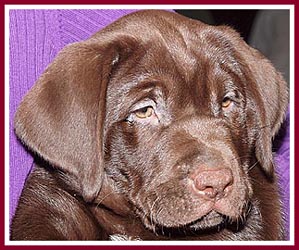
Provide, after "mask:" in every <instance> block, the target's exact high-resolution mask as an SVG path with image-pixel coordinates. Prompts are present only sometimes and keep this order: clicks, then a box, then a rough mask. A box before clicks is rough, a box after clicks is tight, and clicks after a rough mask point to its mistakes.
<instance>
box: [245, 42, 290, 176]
mask: <svg viewBox="0 0 299 250" xmlns="http://www.w3.org/2000/svg"><path fill="white" fill-rule="evenodd" d="M243 47H245V46H243ZM246 50H247V52H246V53H245V54H246V62H247V65H248V66H249V70H250V72H251V75H252V77H251V79H252V80H253V81H254V83H253V84H255V86H256V88H254V89H255V93H251V94H252V95H254V96H255V97H254V99H255V100H256V103H255V109H256V111H257V110H258V111H259V112H256V116H257V121H258V123H259V124H258V126H257V127H256V128H255V129H256V130H257V136H258V138H257V140H256V144H255V154H256V157H257V160H258V161H259V163H260V165H261V167H262V168H263V170H264V171H265V173H266V174H267V175H268V176H269V177H272V176H273V172H274V163H273V153H272V142H273V138H274V136H275V135H276V134H277V132H278V130H279V128H280V126H281V123H282V122H283V120H284V118H285V114H286V110H287V105H288V87H287V83H286V82H285V80H284V79H283V77H282V75H281V74H280V73H279V72H278V71H277V70H276V69H275V68H274V66H273V65H272V64H271V63H270V61H269V60H268V59H266V58H265V57H264V56H263V55H262V54H261V53H260V52H259V51H257V50H255V49H253V48H250V47H249V46H247V45H246Z"/></svg>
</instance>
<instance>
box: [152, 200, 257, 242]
mask: <svg viewBox="0 0 299 250" xmlns="http://www.w3.org/2000/svg"><path fill="white" fill-rule="evenodd" d="M251 208H252V206H251V202H248V203H247V204H246V206H245V207H244V210H243V212H242V214H241V215H240V216H239V217H238V218H231V217H229V216H227V215H224V214H221V213H220V212H218V211H216V210H214V209H213V210H210V211H209V212H208V213H207V214H205V215H203V216H201V217H200V218H198V219H195V220H194V221H192V222H189V223H186V224H184V225H182V224H181V225H178V226H171V227H168V226H166V225H161V224H155V225H154V224H152V226H153V228H152V230H153V231H154V232H155V233H156V234H157V235H164V236H168V237H174V236H175V237H177V238H180V237H185V236H188V235H189V236H195V235H206V234H210V233H217V232H220V231H221V230H223V229H227V230H230V231H233V232H238V231H240V230H242V228H243V227H244V226H245V225H246V221H247V219H248V218H249V217H250V214H251Z"/></svg>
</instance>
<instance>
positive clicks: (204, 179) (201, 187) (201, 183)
mask: <svg viewBox="0 0 299 250" xmlns="http://www.w3.org/2000/svg"><path fill="white" fill-rule="evenodd" d="M193 183H194V187H195V189H196V192H197V193H198V194H199V195H201V196H204V197H206V198H209V199H214V198H216V199H221V198H223V197H225V196H226V195H227V194H228V193H229V192H230V191H231V190H232V184H233V175H232V173H231V170H230V169H227V168H225V169H209V170H202V171H200V172H197V175H196V176H195V178H194V181H193Z"/></svg>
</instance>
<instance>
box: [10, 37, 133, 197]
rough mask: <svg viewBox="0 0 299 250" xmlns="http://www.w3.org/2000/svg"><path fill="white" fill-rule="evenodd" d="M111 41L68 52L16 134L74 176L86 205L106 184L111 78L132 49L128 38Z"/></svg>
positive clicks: (22, 114) (33, 93)
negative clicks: (105, 134)
mask: <svg viewBox="0 0 299 250" xmlns="http://www.w3.org/2000/svg"><path fill="white" fill-rule="evenodd" d="M110 40H114V41H106V42H105V41H103V39H102V41H101V40H100V39H94V38H92V39H89V40H87V41H85V42H81V43H75V44H72V45H69V46H67V47H66V48H64V49H63V50H62V51H61V52H60V53H59V55H58V56H57V57H56V59H55V60H54V61H53V63H52V64H51V65H50V66H49V67H48V68H47V70H46V71H45V72H44V73H43V75H42V76H41V77H40V78H39V80H38V81H37V83H36V84H35V85H34V87H33V88H32V89H31V90H30V91H29V93H28V94H27V95H26V96H25V98H24V100H23V101H22V103H21V105H20V106H19V109H18V110H17V113H16V116H15V132H16V134H17V135H18V137H19V138H20V139H21V140H22V141H23V143H24V144H26V145H27V146H28V147H29V148H30V149H31V150H32V151H33V152H36V153H37V154H38V155H40V156H41V157H42V158H43V159H44V160H46V161H48V162H49V163H50V164H51V165H53V166H54V167H57V168H59V169H62V170H63V171H64V172H66V173H69V174H71V175H73V176H74V177H75V178H76V180H77V181H78V185H79V188H80V190H79V192H81V194H82V196H83V198H84V199H85V200H86V201H92V200H93V199H94V198H95V196H96V195H97V194H98V192H99V191H100V188H101V184H102V175H103V169H104V160H103V151H104V148H103V141H102V138H103V127H104V124H103V123H104V119H105V102H106V90H107V84H108V82H109V77H110V74H111V73H112V71H113V70H114V69H115V67H116V63H117V61H119V60H120V57H122V56H124V54H125V53H130V50H128V47H131V45H132V44H130V38H126V37H122V38H117V36H115V37H114V38H113V39H112V38H110ZM120 41H122V42H120ZM124 41H127V43H126V42H124Z"/></svg>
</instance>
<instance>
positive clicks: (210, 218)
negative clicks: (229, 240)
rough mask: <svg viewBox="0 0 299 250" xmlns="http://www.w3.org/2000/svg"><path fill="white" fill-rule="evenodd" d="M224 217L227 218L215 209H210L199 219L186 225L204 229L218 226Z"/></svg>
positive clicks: (195, 228)
mask: <svg viewBox="0 0 299 250" xmlns="http://www.w3.org/2000/svg"><path fill="white" fill-rule="evenodd" d="M226 218H227V217H226V216H224V215H222V214H220V213H218V212H216V211H215V210H212V211H211V212H209V213H208V214H206V215H204V216H203V217H201V218H200V219H198V220H196V221H194V222H191V223H190V224H188V225H186V227H188V228H190V229H193V230H204V229H210V228H213V227H219V226H221V225H222V224H225V222H226Z"/></svg>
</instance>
